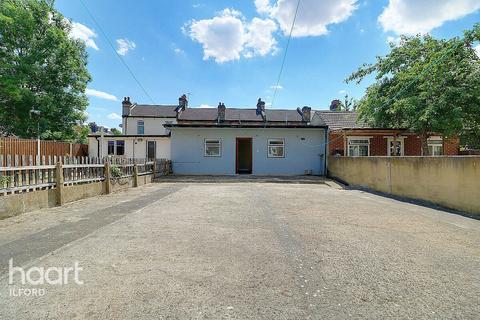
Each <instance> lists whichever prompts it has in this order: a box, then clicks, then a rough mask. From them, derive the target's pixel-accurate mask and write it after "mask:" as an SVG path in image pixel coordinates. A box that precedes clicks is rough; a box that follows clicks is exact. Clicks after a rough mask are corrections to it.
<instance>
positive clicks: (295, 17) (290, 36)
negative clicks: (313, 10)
mask: <svg viewBox="0 0 480 320" xmlns="http://www.w3.org/2000/svg"><path fill="white" fill-rule="evenodd" d="M299 6H300V0H298V2H297V7H296V8H295V15H294V16H293V22H292V27H291V28H290V34H289V35H288V40H287V45H286V47H285V53H284V54H283V60H282V65H281V67H280V72H279V73H278V78H277V84H276V85H275V91H274V92H273V99H272V106H271V107H272V108H273V104H274V103H275V98H276V97H277V90H278V86H279V84H280V78H281V77H282V72H283V67H284V66H285V59H286V58H287V52H288V47H289V46H290V39H292V33H293V27H294V26H295V21H296V20H297V13H298V7H299Z"/></svg>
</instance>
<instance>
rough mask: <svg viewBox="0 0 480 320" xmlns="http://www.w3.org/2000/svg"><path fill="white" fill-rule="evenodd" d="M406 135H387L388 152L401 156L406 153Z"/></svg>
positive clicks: (390, 154) (391, 154) (394, 155)
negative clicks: (395, 136)
mask: <svg viewBox="0 0 480 320" xmlns="http://www.w3.org/2000/svg"><path fill="white" fill-rule="evenodd" d="M403 139H404V137H397V138H396V139H394V138H393V137H387V154H388V155H389V156H393V157H400V156H403V155H404V151H403V150H404V148H403V146H404V143H403Z"/></svg>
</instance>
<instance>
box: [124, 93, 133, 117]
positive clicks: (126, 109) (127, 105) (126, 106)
mask: <svg viewBox="0 0 480 320" xmlns="http://www.w3.org/2000/svg"><path fill="white" fill-rule="evenodd" d="M131 107H132V103H131V102H130V97H124V98H123V101H122V115H124V116H128V115H130V108H131Z"/></svg>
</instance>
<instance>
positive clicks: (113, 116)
mask: <svg viewBox="0 0 480 320" xmlns="http://www.w3.org/2000/svg"><path fill="white" fill-rule="evenodd" d="M107 118H108V119H110V120H122V116H121V115H119V114H118V113H115V112H112V113H110V114H109V115H107Z"/></svg>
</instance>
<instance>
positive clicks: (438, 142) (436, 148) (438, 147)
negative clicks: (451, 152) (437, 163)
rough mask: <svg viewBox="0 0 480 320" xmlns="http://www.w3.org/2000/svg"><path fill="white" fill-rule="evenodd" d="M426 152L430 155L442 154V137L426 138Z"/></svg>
mask: <svg viewBox="0 0 480 320" xmlns="http://www.w3.org/2000/svg"><path fill="white" fill-rule="evenodd" d="M427 143H428V154H429V155H431V156H441V155H443V139H442V138H441V137H432V138H428V140H427Z"/></svg>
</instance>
